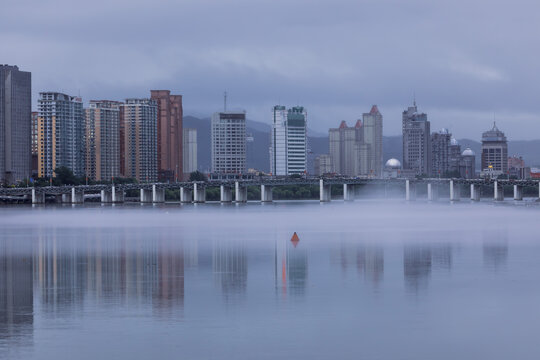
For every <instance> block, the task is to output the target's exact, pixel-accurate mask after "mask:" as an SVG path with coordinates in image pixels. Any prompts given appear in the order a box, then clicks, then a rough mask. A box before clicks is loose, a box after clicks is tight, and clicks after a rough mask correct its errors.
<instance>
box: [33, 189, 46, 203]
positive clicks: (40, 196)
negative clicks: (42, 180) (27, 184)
mask: <svg viewBox="0 0 540 360" xmlns="http://www.w3.org/2000/svg"><path fill="white" fill-rule="evenodd" d="M32 204H45V194H44V193H41V192H37V191H36V189H32Z"/></svg>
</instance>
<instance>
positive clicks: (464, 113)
mask: <svg viewBox="0 0 540 360" xmlns="http://www.w3.org/2000/svg"><path fill="white" fill-rule="evenodd" d="M1 7H2V16H1V21H0V63H3V64H10V65H18V66H19V68H20V69H21V70H25V71H31V72H32V87H33V88H32V92H33V103H34V107H36V106H37V98H38V94H39V92H40V91H61V92H64V93H68V94H70V95H79V94H80V95H81V96H82V97H83V100H84V101H85V102H87V101H89V100H91V99H111V100H122V99H125V98H128V97H148V96H149V90H150V89H170V90H172V91H173V93H177V94H182V95H183V105H184V115H193V116H198V117H209V116H210V115H211V114H212V113H213V112H215V111H220V110H222V109H223V93H224V91H227V93H228V107H229V109H243V110H246V111H247V117H248V118H249V119H252V120H256V121H261V122H266V123H268V124H269V123H270V121H271V108H272V106H273V105H275V104H282V105H286V106H294V105H303V106H305V107H306V108H307V112H308V123H309V127H310V128H312V129H313V130H315V131H318V132H321V133H323V134H324V133H326V132H327V130H328V128H329V127H337V126H338V125H339V123H340V122H341V120H346V121H347V122H348V123H349V124H350V125H352V124H354V122H355V121H356V119H358V118H360V117H361V115H362V113H364V112H369V110H370V108H371V105H372V104H377V105H378V107H379V110H380V111H381V113H382V114H383V116H384V134H385V135H398V134H400V133H401V112H402V111H403V110H404V109H405V108H406V107H407V106H410V105H411V104H412V102H413V99H414V98H416V102H417V105H418V109H419V111H422V112H426V113H427V114H428V119H429V120H430V121H431V127H432V130H438V129H440V128H442V127H445V128H448V129H450V131H451V132H452V133H453V134H454V136H455V137H456V138H469V139H474V140H479V139H480V137H481V133H482V131H485V130H487V129H489V128H491V126H492V124H493V121H494V120H496V121H497V126H498V127H499V128H500V129H501V130H502V131H504V132H505V133H506V135H507V136H508V137H509V139H512V140H527V139H540V71H539V70H540V61H539V59H538V57H539V55H540V41H538V39H537V37H538V34H539V33H540V3H539V2H538V1H525V0H515V1H512V2H510V1H500V0H490V1H488V0H486V1H484V0H469V1H464V0H454V1H433V0H407V1H404V0H368V1H364V0H351V1H349V0H332V1H326V0H324V1H321V0H319V1H317V0H271V1H270V0H176V1H173V0H153V1H151V2H149V1H142V0H93V1H76V0H70V1H67V0H47V1H43V0H2V6H1Z"/></svg>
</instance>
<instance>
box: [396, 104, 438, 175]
mask: <svg viewBox="0 0 540 360" xmlns="http://www.w3.org/2000/svg"><path fill="white" fill-rule="evenodd" d="M402 130H403V170H404V172H410V173H413V174H415V175H429V174H430V173H431V132H430V124H429V121H428V119H427V114H425V113H418V109H417V107H416V101H415V102H414V104H413V106H409V108H408V109H407V110H405V111H403V121H402Z"/></svg>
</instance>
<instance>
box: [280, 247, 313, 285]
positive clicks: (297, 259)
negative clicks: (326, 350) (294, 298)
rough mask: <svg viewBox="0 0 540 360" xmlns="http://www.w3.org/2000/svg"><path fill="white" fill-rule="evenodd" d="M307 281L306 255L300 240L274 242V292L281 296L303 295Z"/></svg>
mask: <svg viewBox="0 0 540 360" xmlns="http://www.w3.org/2000/svg"><path fill="white" fill-rule="evenodd" d="M307 279H308V254H307V250H306V246H304V245H303V244H302V240H301V239H296V238H295V239H293V241H291V239H290V238H285V239H280V240H276V244H275V250H274V281H275V286H276V291H278V292H281V293H282V294H283V295H285V294H287V293H290V294H291V295H303V294H305V291H306V285H307Z"/></svg>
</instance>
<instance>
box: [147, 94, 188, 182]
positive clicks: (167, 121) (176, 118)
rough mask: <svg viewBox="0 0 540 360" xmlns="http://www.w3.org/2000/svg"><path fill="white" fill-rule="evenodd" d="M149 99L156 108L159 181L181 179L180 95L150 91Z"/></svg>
mask: <svg viewBox="0 0 540 360" xmlns="http://www.w3.org/2000/svg"><path fill="white" fill-rule="evenodd" d="M150 94H151V98H152V99H153V100H155V101H156V104H157V108H158V122H157V136H158V138H157V148H158V149H157V156H158V178H159V180H160V181H176V180H181V179H182V174H183V170H182V169H183V165H182V161H183V157H182V138H183V134H182V116H183V109H182V95H171V92H170V91H169V90H151V91H150Z"/></svg>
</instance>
